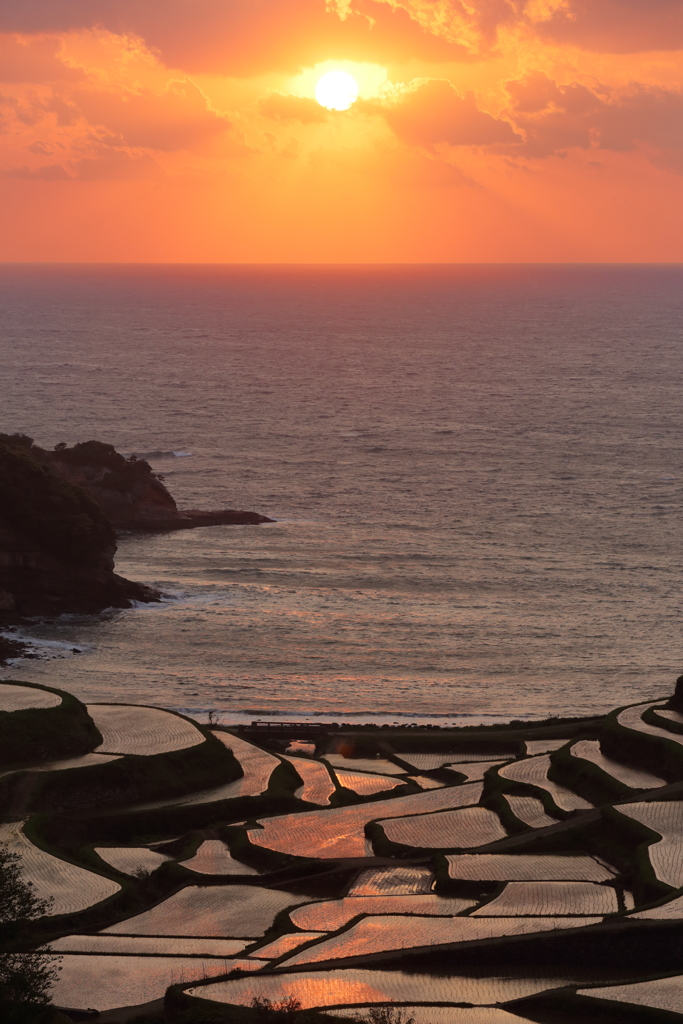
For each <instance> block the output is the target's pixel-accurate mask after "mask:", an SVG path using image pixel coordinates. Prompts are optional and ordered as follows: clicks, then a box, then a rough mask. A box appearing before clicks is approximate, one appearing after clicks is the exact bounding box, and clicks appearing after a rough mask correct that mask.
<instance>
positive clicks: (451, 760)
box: [396, 750, 515, 772]
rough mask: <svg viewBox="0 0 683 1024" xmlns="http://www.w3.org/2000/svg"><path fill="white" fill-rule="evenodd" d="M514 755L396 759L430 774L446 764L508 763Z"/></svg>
mask: <svg viewBox="0 0 683 1024" xmlns="http://www.w3.org/2000/svg"><path fill="white" fill-rule="evenodd" d="M514 756H515V755H514V753H510V751H505V750H501V751H499V752H498V753H495V754H482V753H479V752H477V751H474V750H473V751H469V752H466V753H462V752H460V753H457V754H398V753H397V754H396V757H398V758H400V759H401V761H405V762H406V764H410V765H412V766H413V768H417V769H418V770H419V771H421V772H432V771H434V770H435V769H436V768H443V766H444V765H446V764H467V763H468V762H474V763H476V762H478V761H509V760H510V758H512V757H514Z"/></svg>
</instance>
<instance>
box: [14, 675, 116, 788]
mask: <svg viewBox="0 0 683 1024" xmlns="http://www.w3.org/2000/svg"><path fill="white" fill-rule="evenodd" d="M9 681H10V680H8V682H9ZM12 682H13V685H15V686H21V685H22V684H21V683H19V682H14V681H12ZM32 686H33V687H34V688H36V689H40V690H47V691H48V693H56V694H58V695H59V696H60V697H61V698H62V702H61V704H57V705H56V706H55V707H53V708H26V709H25V710H23V711H12V712H8V711H0V767H2V769H3V770H7V769H9V768H14V767H15V766H16V767H18V768H20V767H22V766H24V765H27V764H36V763H39V762H40V761H47V760H55V759H57V758H67V757H78V756H79V755H80V754H86V753H88V752H89V751H91V750H93V749H94V748H95V747H97V746H99V744H100V743H101V742H102V737H101V735H100V733H99V731H98V729H97V728H96V726H95V723H94V722H93V720H92V718H91V717H90V715H89V714H88V711H87V709H86V707H85V705H84V704H82V703H81V702H80V701H79V700H78V699H77V698H76V697H74V696H73V695H72V694H70V693H67V692H66V690H55V689H54V688H52V687H49V686H39V685H38V684H32ZM1 781H2V782H4V781H5V780H4V779H3V780H1Z"/></svg>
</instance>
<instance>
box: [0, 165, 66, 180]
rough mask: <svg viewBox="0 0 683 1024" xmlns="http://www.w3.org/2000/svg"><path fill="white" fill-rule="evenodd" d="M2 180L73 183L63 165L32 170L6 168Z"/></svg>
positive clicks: (26, 168) (1, 175)
mask: <svg viewBox="0 0 683 1024" xmlns="http://www.w3.org/2000/svg"><path fill="white" fill-rule="evenodd" d="M0 177H2V178H20V179H22V180H24V181H71V176H70V175H69V174H67V172H66V171H65V170H64V168H63V167H62V165H61V164H47V165H46V166H45V167H38V168H36V169H35V170H30V169H29V168H28V167H6V168H5V169H4V170H2V171H0Z"/></svg>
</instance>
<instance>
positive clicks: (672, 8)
mask: <svg viewBox="0 0 683 1024" xmlns="http://www.w3.org/2000/svg"><path fill="white" fill-rule="evenodd" d="M526 6H527V8H528V9H529V8H530V7H531V5H530V3H529V2H528V0H527V5H526ZM553 6H554V7H555V9H554V10H550V11H549V12H548V13H544V14H542V15H541V16H540V17H537V18H534V17H533V16H531V17H530V18H529V20H530V23H531V24H532V25H533V27H534V30H535V31H536V33H537V34H538V35H539V36H540V37H541V38H542V39H544V40H546V41H547V42H553V43H561V44H562V43H569V44H572V45H574V46H579V47H581V48H583V49H585V50H593V51H596V52H598V53H643V52H646V51H648V50H680V49H681V48H683V3H681V0H563V2H562V3H561V4H557V3H555V4H553Z"/></svg>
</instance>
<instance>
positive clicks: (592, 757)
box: [569, 740, 666, 789]
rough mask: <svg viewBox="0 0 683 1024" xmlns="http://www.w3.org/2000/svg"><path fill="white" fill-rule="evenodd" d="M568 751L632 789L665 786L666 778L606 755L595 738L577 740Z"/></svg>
mask: <svg viewBox="0 0 683 1024" xmlns="http://www.w3.org/2000/svg"><path fill="white" fill-rule="evenodd" d="M569 752H570V754H571V755H572V757H577V758H581V759H582V760H584V761H590V762H591V763H592V764H594V765H597V767H598V768H600V769H601V770H602V771H603V772H605V774H606V775H611V776H612V778H614V779H617V780H618V781H619V782H623V784H624V785H625V786H630V787H631V788H632V789H656V788H657V786H666V779H660V778H659V777H658V776H657V775H652V774H651V773H650V772H646V771H644V770H643V769H642V768H630V767H628V766H627V765H625V764H619V762H618V761H613V760H612V758H611V757H606V756H605V755H604V754H603V753H602V751H601V750H600V744H599V743H598V741H597V740H579V741H578V743H574V744H573V745H572V746H571V747H570V748H569Z"/></svg>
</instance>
